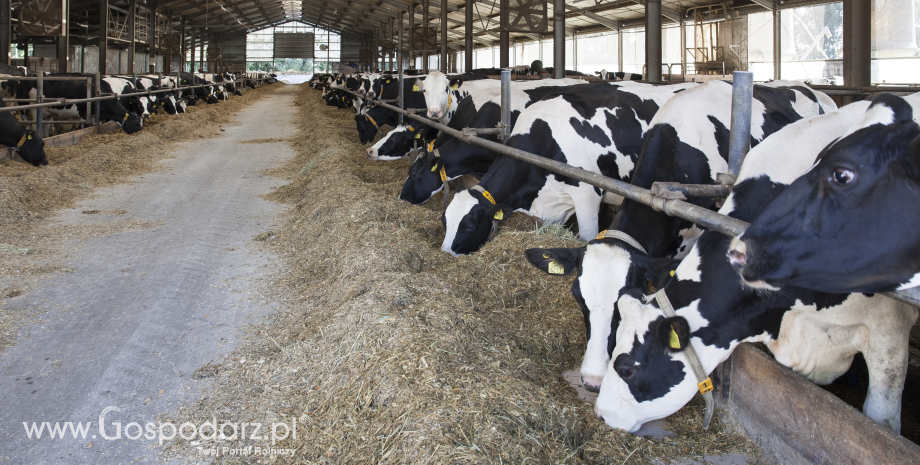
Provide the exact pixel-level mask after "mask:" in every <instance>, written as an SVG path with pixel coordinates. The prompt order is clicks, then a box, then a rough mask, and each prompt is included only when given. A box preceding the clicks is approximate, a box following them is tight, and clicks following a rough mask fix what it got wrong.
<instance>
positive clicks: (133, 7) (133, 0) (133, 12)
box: [128, 0, 137, 74]
mask: <svg viewBox="0 0 920 465" xmlns="http://www.w3.org/2000/svg"><path fill="white" fill-rule="evenodd" d="M128 38H129V39H130V42H131V43H130V44H129V45H128V74H134V73H135V72H136V71H135V69H134V52H135V49H136V48H137V0H129V1H128Z"/></svg>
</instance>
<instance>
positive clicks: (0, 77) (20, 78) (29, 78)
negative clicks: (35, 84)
mask: <svg viewBox="0 0 920 465" xmlns="http://www.w3.org/2000/svg"><path fill="white" fill-rule="evenodd" d="M0 80H17V81H35V80H38V77H37V76H10V75H6V74H2V75H0ZM42 80H44V81H85V80H86V77H74V76H58V77H55V76H42Z"/></svg>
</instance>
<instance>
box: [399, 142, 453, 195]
mask: <svg viewBox="0 0 920 465" xmlns="http://www.w3.org/2000/svg"><path fill="white" fill-rule="evenodd" d="M443 163H444V159H443V158H440V157H434V156H432V155H431V154H429V153H428V152H427V151H426V149H425V148H424V147H422V148H420V149H419V152H418V156H417V157H416V158H415V159H414V160H412V164H411V165H409V175H408V176H407V177H406V181H405V182H404V183H403V187H402V190H401V191H400V193H399V198H400V199H401V200H405V201H406V202H409V203H411V204H415V205H419V204H423V203H425V202H427V201H428V199H430V198H431V197H433V196H434V195H435V194H437V193H438V192H440V191H441V189H443V188H444V182H442V181H441V175H440V173H439V170H440V168H441V167H442V166H443Z"/></svg>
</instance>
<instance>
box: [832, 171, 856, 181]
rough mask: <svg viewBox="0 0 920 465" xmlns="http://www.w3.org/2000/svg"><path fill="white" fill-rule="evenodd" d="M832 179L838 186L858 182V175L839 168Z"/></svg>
mask: <svg viewBox="0 0 920 465" xmlns="http://www.w3.org/2000/svg"><path fill="white" fill-rule="evenodd" d="M832 178H833V180H834V182H836V183H837V184H849V183H851V182H853V181H855V180H856V173H854V172H853V171H851V170H848V169H846V168H837V169H836V170H834V174H833V175H832Z"/></svg>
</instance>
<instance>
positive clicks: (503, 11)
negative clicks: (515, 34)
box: [498, 0, 511, 68]
mask: <svg viewBox="0 0 920 465" xmlns="http://www.w3.org/2000/svg"><path fill="white" fill-rule="evenodd" d="M498 8H499V16H500V17H501V21H500V22H499V24H500V25H501V26H500V27H499V33H498V67H499V68H507V67H508V66H509V64H510V63H511V60H510V58H511V57H510V53H511V50H509V49H510V48H511V43H510V42H511V41H510V39H509V37H510V35H509V34H508V26H509V23H510V20H509V19H508V18H509V16H510V11H508V0H500V2H499V6H498Z"/></svg>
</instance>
